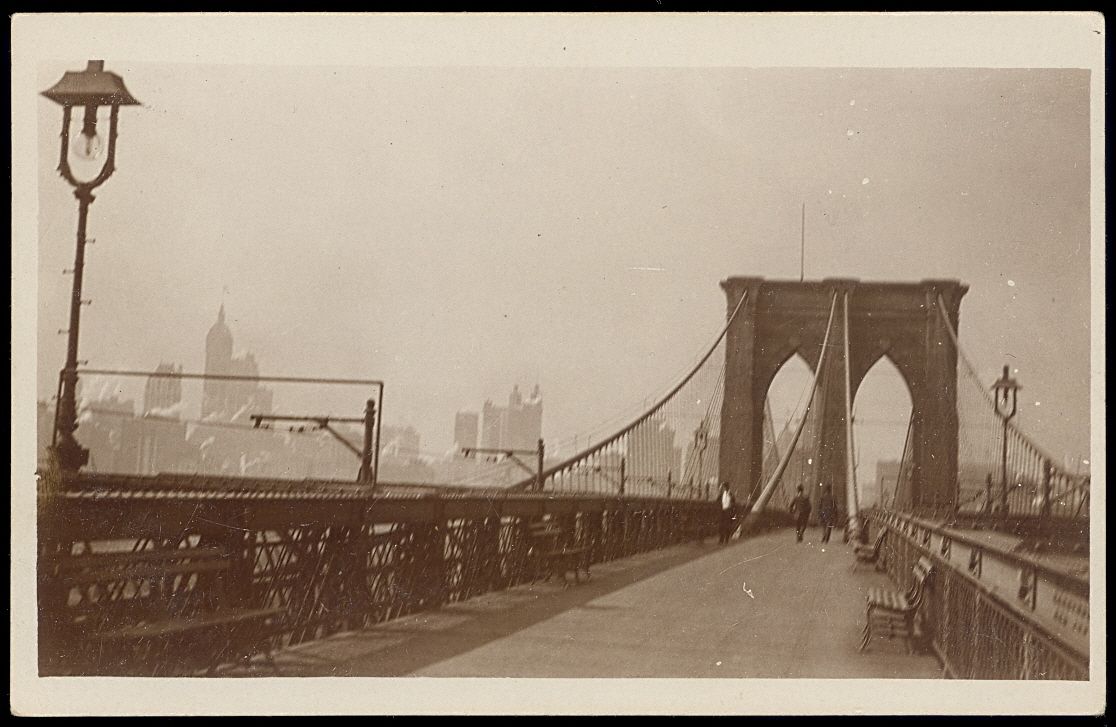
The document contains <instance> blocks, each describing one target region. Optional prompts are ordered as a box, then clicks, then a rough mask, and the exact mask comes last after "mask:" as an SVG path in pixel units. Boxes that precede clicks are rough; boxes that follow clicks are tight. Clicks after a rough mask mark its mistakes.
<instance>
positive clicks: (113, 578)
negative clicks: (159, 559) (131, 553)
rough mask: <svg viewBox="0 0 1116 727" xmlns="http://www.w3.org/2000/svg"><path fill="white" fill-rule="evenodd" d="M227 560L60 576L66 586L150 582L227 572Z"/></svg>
mask: <svg viewBox="0 0 1116 727" xmlns="http://www.w3.org/2000/svg"><path fill="white" fill-rule="evenodd" d="M230 566H231V564H230V563H229V561H227V560H219V561H201V562H193V563H176V564H171V565H162V564H159V563H136V564H133V565H131V567H127V568H104V567H102V568H100V569H97V570H89V571H82V572H77V573H67V574H65V575H63V576H62V578H63V581H64V582H65V583H66V584H67V585H86V584H89V583H117V582H120V581H129V580H152V579H155V578H163V577H167V576H176V575H183V574H191V573H214V572H218V571H224V570H228V569H229V567H230Z"/></svg>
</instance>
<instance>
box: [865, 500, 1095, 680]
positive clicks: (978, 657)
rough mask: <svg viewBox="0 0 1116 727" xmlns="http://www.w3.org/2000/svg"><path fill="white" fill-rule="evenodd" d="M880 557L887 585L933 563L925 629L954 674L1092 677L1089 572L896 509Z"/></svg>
mask: <svg viewBox="0 0 1116 727" xmlns="http://www.w3.org/2000/svg"><path fill="white" fill-rule="evenodd" d="M869 519H870V521H871V524H872V527H873V529H876V528H882V527H886V528H887V532H888V535H887V537H886V539H885V542H884V546H883V547H884V551H883V559H884V563H885V568H886V571H887V573H888V575H889V576H890V577H891V579H892V581H893V582H895V584H896V585H897V586H899V587H900V588H906V587H908V586H909V585H910V579H911V578H912V576H911V571H912V568H913V566H914V564H915V563H916V562H917V561H918V559H919V558H920V557H923V556H926V557H929V558H931V559H932V560H933V561H934V563H935V565H936V566H937V567H936V569H935V573H934V576H933V577H932V581H931V583H930V585H929V590H928V592H927V595H926V598H925V601H924V606H923V608H922V610H921V611H920V616H921V626H922V633H923V635H924V638H925V640H926V641H928V642H929V643H930V644H931V645H932V647H933V649H934V651H935V652H936V653H937V655H938V657H939V658H940V659H941V661H942V663H943V666H944V667H945V670H946V673H947V675H949V676H951V677H953V678H957V679H1055V680H1086V679H1088V678H1089V581H1088V577H1087V575H1082V574H1080V573H1071V572H1067V571H1066V570H1065V569H1064V568H1059V567H1056V566H1054V565H1051V564H1048V563H1044V562H1042V561H1041V560H1038V559H1036V558H1033V557H1030V556H1027V555H1023V554H1019V553H1013V552H1011V551H1009V550H1007V549H1005V548H1003V547H1000V546H997V545H996V544H994V543H992V542H990V541H987V540H984V539H981V538H980V537H978V536H977V535H973V534H967V533H962V532H959V531H956V530H951V529H949V528H944V527H942V526H940V525H937V524H935V523H931V522H929V521H926V520H922V519H919V518H916V517H913V516H910V515H904V514H900V513H896V512H892V511H878V510H877V511H873V512H872V513H871V514H870V516H869Z"/></svg>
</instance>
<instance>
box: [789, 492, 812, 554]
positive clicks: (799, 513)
mask: <svg viewBox="0 0 1116 727" xmlns="http://www.w3.org/2000/svg"><path fill="white" fill-rule="evenodd" d="M813 509H814V506H813V505H811V504H810V498H809V497H807V496H806V493H805V492H803V491H802V485H799V486H798V494H797V495H795V498H794V499H793V500H791V504H790V511H791V513H792V514H793V515H794V536H795V538H796V541H797V542H799V543H801V542H802V535H803V534H804V533H805V532H806V523H807V522H809V520H810V511H811V510H813Z"/></svg>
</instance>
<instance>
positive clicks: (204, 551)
mask: <svg viewBox="0 0 1116 727" xmlns="http://www.w3.org/2000/svg"><path fill="white" fill-rule="evenodd" d="M224 557H226V556H225V551H223V550H222V549H221V548H179V549H175V550H134V551H133V550H128V551H120V552H118V553H89V554H88V555H70V556H66V557H65V558H63V559H62V562H61V563H60V565H61V567H62V570H64V571H65V570H74V569H79V568H89V567H96V566H116V565H121V566H123V565H128V564H131V563H153V562H159V561H167V560H209V559H214V558H224Z"/></svg>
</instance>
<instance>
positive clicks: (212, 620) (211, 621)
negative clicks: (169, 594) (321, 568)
mask: <svg viewBox="0 0 1116 727" xmlns="http://www.w3.org/2000/svg"><path fill="white" fill-rule="evenodd" d="M282 612H283V609H282V608H257V609H251V610H235V611H217V612H215V613H213V614H211V615H206V616H195V617H188V618H182V619H168V620H164V621H152V622H149V623H139V624H133V625H131V626H125V627H123V628H119V629H113V630H111V631H101V632H96V633H94V634H92V635H91V636H92V637H93V638H94V639H97V640H100V641H131V640H136V639H157V638H163V637H166V636H174V635H176V634H184V633H188V632H190V631H198V630H201V629H206V628H214V627H217V626H228V625H234V624H239V623H246V622H249V621H259V620H263V619H266V618H270V617H271V616H277V615H279V614H280V613H282Z"/></svg>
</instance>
